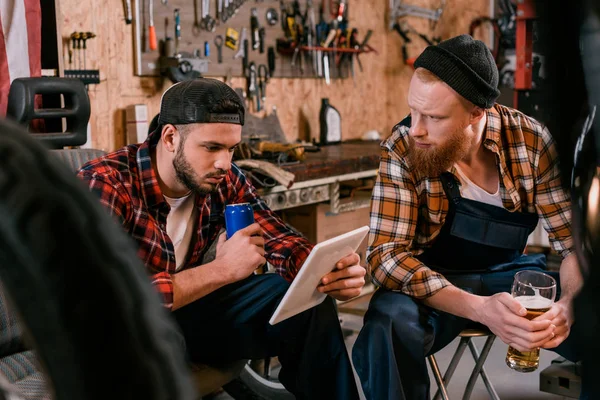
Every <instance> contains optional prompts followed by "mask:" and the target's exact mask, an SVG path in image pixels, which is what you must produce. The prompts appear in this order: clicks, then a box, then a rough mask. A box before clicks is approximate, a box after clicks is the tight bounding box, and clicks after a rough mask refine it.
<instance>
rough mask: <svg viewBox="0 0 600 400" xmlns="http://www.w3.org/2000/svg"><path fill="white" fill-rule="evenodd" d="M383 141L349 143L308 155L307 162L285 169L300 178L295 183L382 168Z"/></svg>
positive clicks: (284, 167)
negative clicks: (381, 144) (381, 142)
mask: <svg viewBox="0 0 600 400" xmlns="http://www.w3.org/2000/svg"><path fill="white" fill-rule="evenodd" d="M379 143H380V142H379V141H369V142H366V141H349V142H344V143H341V144H336V145H330V146H323V147H321V151H319V152H316V153H312V152H311V153H309V152H307V153H306V159H305V160H304V161H302V162H299V163H296V164H289V165H284V166H282V168H283V169H284V170H286V171H288V172H291V173H293V174H294V175H295V176H296V179H295V182H303V181H308V180H314V179H321V178H327V177H331V176H336V175H345V174H351V173H354V172H361V171H368V170H372V169H378V168H379V155H380V154H381V148H380V147H379Z"/></svg>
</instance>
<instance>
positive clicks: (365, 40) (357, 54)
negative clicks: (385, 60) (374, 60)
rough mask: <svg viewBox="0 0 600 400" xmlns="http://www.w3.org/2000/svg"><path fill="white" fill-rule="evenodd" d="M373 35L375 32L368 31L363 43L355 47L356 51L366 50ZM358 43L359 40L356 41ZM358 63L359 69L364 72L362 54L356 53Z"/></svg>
mask: <svg viewBox="0 0 600 400" xmlns="http://www.w3.org/2000/svg"><path fill="white" fill-rule="evenodd" d="M372 34H373V30H371V29H369V30H368V31H367V34H366V35H365V37H364V39H363V41H362V42H361V43H360V44H359V45H358V46H357V45H355V46H354V48H355V49H356V50H360V51H363V50H364V49H365V47H367V43H368V42H369V39H371V35H372ZM356 43H358V40H356ZM356 62H358V68H359V69H360V72H362V71H363V67H362V63H361V62H360V53H356Z"/></svg>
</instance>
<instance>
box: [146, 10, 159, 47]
mask: <svg viewBox="0 0 600 400" xmlns="http://www.w3.org/2000/svg"><path fill="white" fill-rule="evenodd" d="M148 12H149V14H150V18H149V19H150V20H149V22H148V47H149V48H150V50H152V51H154V50H156V48H157V43H156V30H155V29H154V0H150V7H149V9H148Z"/></svg>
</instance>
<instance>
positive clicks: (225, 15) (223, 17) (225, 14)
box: [221, 0, 229, 22]
mask: <svg viewBox="0 0 600 400" xmlns="http://www.w3.org/2000/svg"><path fill="white" fill-rule="evenodd" d="M228 19H229V0H223V11H222V12H221V21H223V22H227V20H228Z"/></svg>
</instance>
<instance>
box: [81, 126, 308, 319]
mask: <svg viewBox="0 0 600 400" xmlns="http://www.w3.org/2000/svg"><path fill="white" fill-rule="evenodd" d="M154 136H155V135H151V136H150V137H149V138H148V139H147V140H146V141H145V142H144V143H142V144H136V145H130V146H127V147H124V148H122V149H120V150H117V151H115V152H114V153H111V154H108V155H106V156H104V157H101V158H99V159H96V160H93V161H91V162H89V163H87V164H86V165H84V166H83V168H82V169H81V170H80V171H79V174H78V176H79V177H80V178H81V179H83V180H84V181H85V182H86V183H87V184H88V185H89V188H90V190H91V191H93V192H95V193H96V194H98V196H99V197H100V202H101V203H102V204H103V205H104V206H105V207H106V208H107V209H108V210H109V211H110V213H111V214H113V215H114V216H116V217H117V218H118V219H119V220H120V222H121V223H122V224H123V227H124V228H125V230H126V231H127V232H128V233H129V234H130V235H131V236H132V237H133V239H135V241H136V243H137V245H138V256H139V257H140V258H141V259H142V260H143V261H144V263H145V265H146V268H148V271H149V273H150V274H151V279H152V283H153V284H154V285H155V286H156V288H157V290H158V291H159V292H160V293H161V294H162V296H163V302H164V304H165V306H166V307H168V308H171V307H172V306H173V280H172V277H171V275H172V274H174V273H175V250H174V247H173V243H172V241H171V239H170V238H169V236H168V235H167V229H166V225H167V215H168V214H169V211H170V207H169V205H168V203H167V202H166V201H165V198H164V197H163V194H162V192H161V190H160V187H159V185H158V180H157V178H156V174H155V171H154V169H153V168H152V162H151V159H150V149H151V148H152V147H154V146H155V145H156V140H153V138H154ZM213 202H214V204H212V203H213ZM244 202H248V203H250V204H251V205H252V207H253V208H254V218H255V220H256V222H258V223H259V224H260V226H261V227H262V229H263V236H264V238H265V252H266V258H267V261H268V262H269V263H270V264H272V265H273V266H274V267H275V269H276V271H277V273H279V274H280V275H281V276H283V277H284V278H285V279H286V280H288V281H291V280H292V279H294V277H295V276H296V275H297V274H298V271H299V269H300V266H301V265H302V263H303V262H304V260H305V259H306V257H308V254H309V253H310V251H311V250H312V247H313V246H312V245H311V244H310V243H309V242H308V241H307V240H306V239H305V238H304V237H302V235H301V234H299V233H298V232H296V231H294V230H293V229H292V228H290V227H289V226H287V225H286V224H285V223H284V222H283V221H281V219H280V218H279V217H278V216H277V215H276V214H275V213H273V211H271V210H270V209H269V208H268V207H267V206H266V204H265V203H264V202H263V201H262V200H261V199H260V197H258V195H257V193H256V190H255V188H254V187H253V186H252V184H251V183H250V182H248V180H247V179H246V177H245V176H244V174H243V173H242V171H241V170H240V169H239V168H238V167H237V166H236V165H235V164H233V165H232V168H231V170H230V171H229V172H228V174H227V176H226V178H225V179H224V180H223V181H222V182H221V184H220V185H219V186H218V188H217V191H216V192H214V193H212V194H210V195H196V204H195V206H196V207H197V208H198V221H197V225H196V226H197V229H196V232H195V236H194V238H193V239H192V243H191V244H190V252H191V253H189V257H188V260H187V262H186V264H185V265H184V266H183V268H182V269H185V268H192V267H196V266H198V265H200V262H201V259H202V256H203V255H204V253H205V251H206V250H207V249H208V248H209V247H210V245H211V244H212V243H213V241H214V240H215V239H216V238H217V234H218V233H219V231H220V229H221V228H222V227H223V225H224V220H223V210H224V208H225V205H226V204H234V203H244ZM211 209H212V210H213V213H212V216H211Z"/></svg>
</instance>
